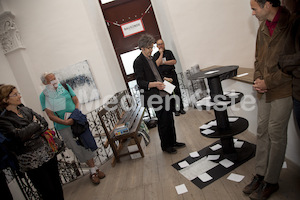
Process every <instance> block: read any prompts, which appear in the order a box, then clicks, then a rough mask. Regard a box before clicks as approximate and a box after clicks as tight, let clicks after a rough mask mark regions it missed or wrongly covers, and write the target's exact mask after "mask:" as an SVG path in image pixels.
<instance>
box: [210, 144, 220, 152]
mask: <svg viewBox="0 0 300 200" xmlns="http://www.w3.org/2000/svg"><path fill="white" fill-rule="evenodd" d="M209 148H210V149H211V150H213V151H217V150H218V149H221V148H222V146H221V145H220V144H216V145H214V146H212V147H209Z"/></svg>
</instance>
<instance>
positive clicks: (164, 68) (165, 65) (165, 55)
mask: <svg viewBox="0 0 300 200" xmlns="http://www.w3.org/2000/svg"><path fill="white" fill-rule="evenodd" d="M156 44H157V47H158V49H159V51H158V52H156V53H155V54H154V56H153V60H154V61H155V62H156V65H157V66H158V69H159V72H160V73H161V74H162V75H163V76H165V77H170V78H172V79H173V82H172V84H174V85H175V86H176V88H175V89H174V93H175V95H177V96H178V97H179V100H180V102H176V101H175V99H173V101H172V104H173V105H172V106H173V110H174V111H175V116H179V115H180V113H181V114H185V111H184V107H183V103H182V97H181V92H180V88H179V82H178V78H177V74H176V71H175V66H174V65H175V64H176V63H177V61H176V59H175V57H174V55H173V53H172V51H170V50H167V49H165V43H164V41H163V40H162V39H159V40H157V42H156Z"/></svg>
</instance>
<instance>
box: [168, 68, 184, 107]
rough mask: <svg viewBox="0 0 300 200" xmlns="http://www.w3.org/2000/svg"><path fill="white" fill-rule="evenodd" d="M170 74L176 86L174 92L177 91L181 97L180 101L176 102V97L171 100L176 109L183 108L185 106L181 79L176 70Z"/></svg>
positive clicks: (176, 93)
mask: <svg viewBox="0 0 300 200" xmlns="http://www.w3.org/2000/svg"><path fill="white" fill-rule="evenodd" d="M169 76H170V77H169V78H172V79H173V82H172V84H174V85H175V86H176V87H175V89H174V93H175V95H177V96H178V97H179V102H175V99H173V100H172V101H171V105H172V106H173V108H174V111H179V110H183V108H184V107H183V102H182V97H181V91H180V87H179V81H178V77H177V74H176V72H175V70H173V71H172V72H170V74H169Z"/></svg>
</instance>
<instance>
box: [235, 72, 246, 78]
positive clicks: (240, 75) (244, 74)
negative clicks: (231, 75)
mask: <svg viewBox="0 0 300 200" xmlns="http://www.w3.org/2000/svg"><path fill="white" fill-rule="evenodd" d="M248 74H249V73H243V74H239V75H237V76H236V77H242V76H246V75H248Z"/></svg>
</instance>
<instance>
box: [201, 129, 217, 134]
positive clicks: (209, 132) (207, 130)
mask: <svg viewBox="0 0 300 200" xmlns="http://www.w3.org/2000/svg"><path fill="white" fill-rule="evenodd" d="M214 132H215V131H213V130H210V129H205V130H204V131H201V133H202V134H204V135H209V134H212V133H214Z"/></svg>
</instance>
